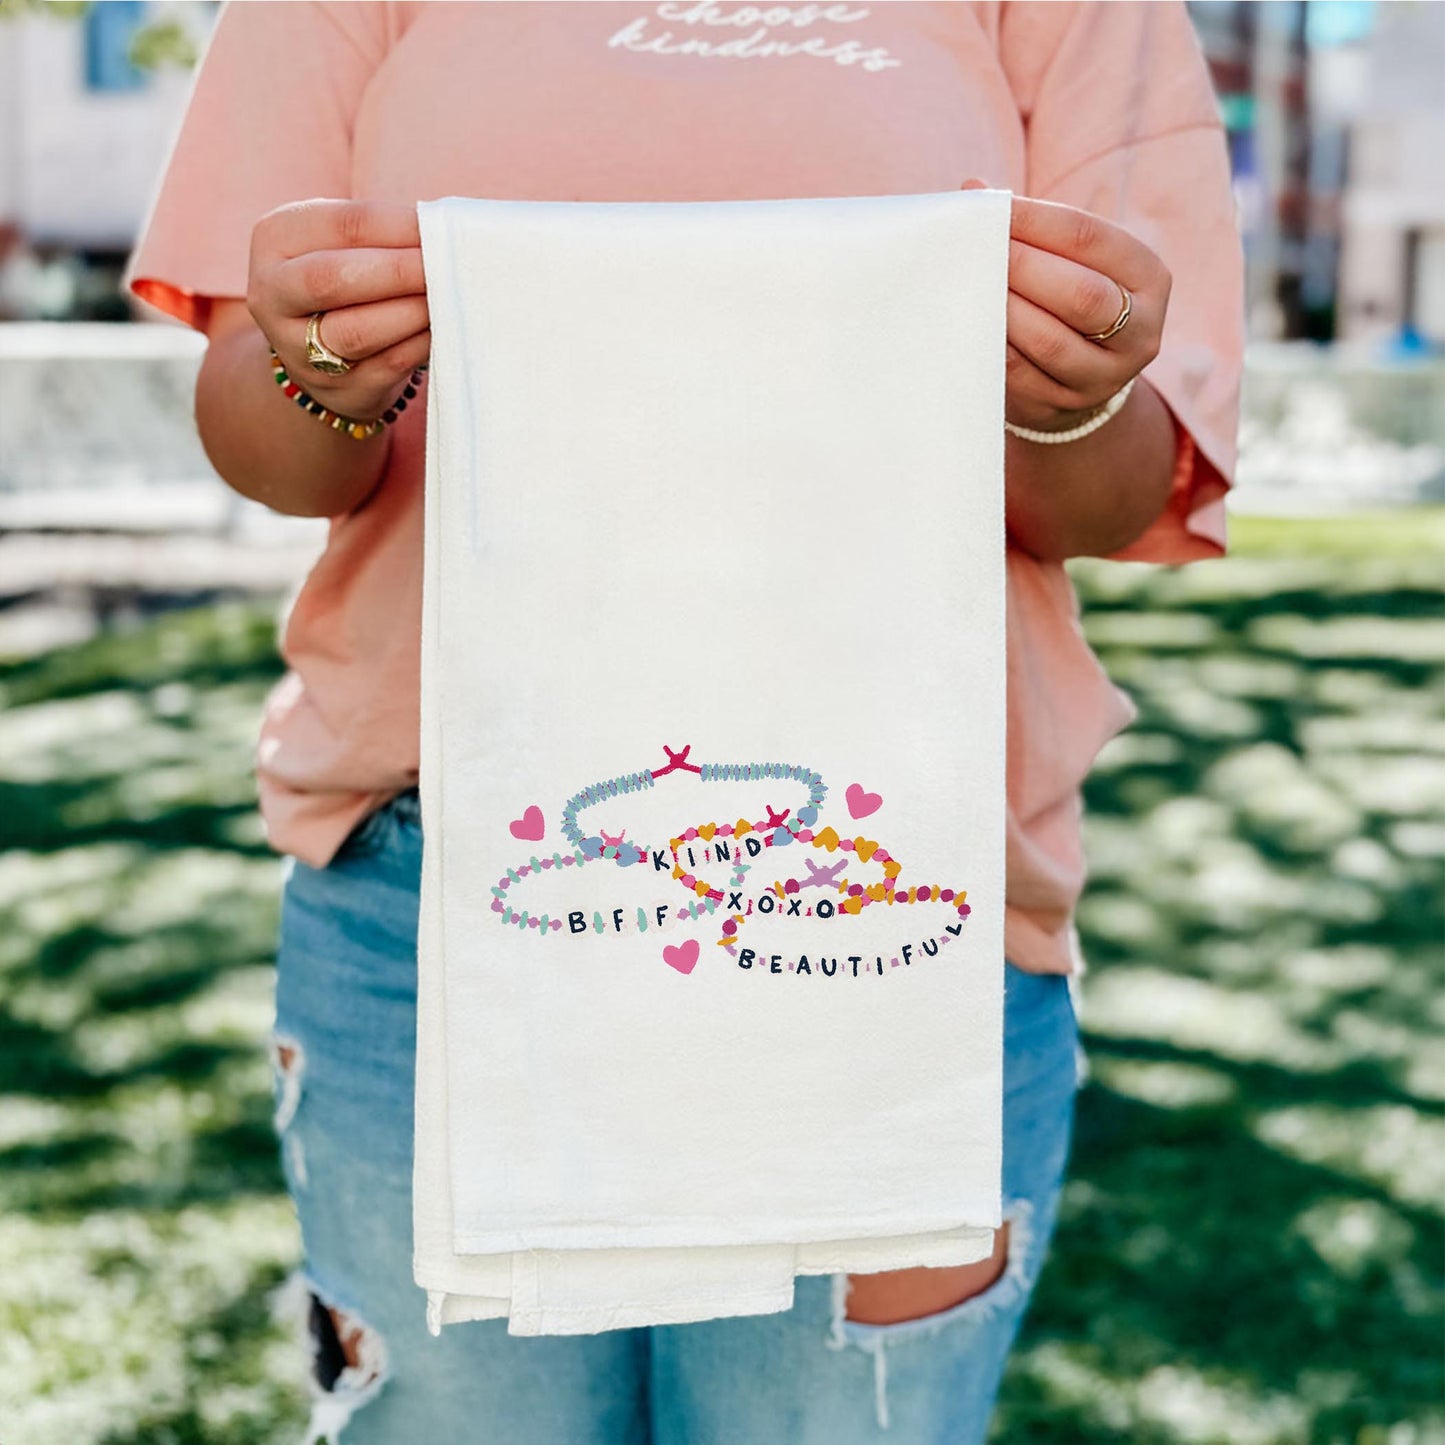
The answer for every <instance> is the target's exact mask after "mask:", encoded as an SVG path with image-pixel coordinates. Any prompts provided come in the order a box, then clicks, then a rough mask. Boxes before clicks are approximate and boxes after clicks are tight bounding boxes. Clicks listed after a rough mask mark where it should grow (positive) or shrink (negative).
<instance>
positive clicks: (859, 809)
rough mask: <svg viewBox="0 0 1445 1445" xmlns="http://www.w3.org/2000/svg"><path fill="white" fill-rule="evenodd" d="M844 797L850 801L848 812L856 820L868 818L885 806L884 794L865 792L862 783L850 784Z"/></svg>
mask: <svg viewBox="0 0 1445 1445" xmlns="http://www.w3.org/2000/svg"><path fill="white" fill-rule="evenodd" d="M843 796H844V797H845V798H846V799H847V800H848V811H849V812H850V813H851V814H852V815H853V816H854V817H855V818H866V817H867V816H868V815H869V814H870V813H876V812H877V811H878V810H879V808H881V807H882V806H883V794H882V793H870V792H867V791H865V789H864V787H863V784H862V783H849V784H848V791H847V792H846V793H844V794H843Z"/></svg>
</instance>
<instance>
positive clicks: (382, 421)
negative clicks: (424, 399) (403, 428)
mask: <svg viewBox="0 0 1445 1445" xmlns="http://www.w3.org/2000/svg"><path fill="white" fill-rule="evenodd" d="M271 374H272V375H273V376H274V377H275V378H276V385H277V386H279V387H280V388H281V389H282V390H283V391H284V392H285V393H286V395H287V396H289V397H290V398H291V399H292V400H293V401H294V402H295V403H296V405H297V406H299V407H300V408H301V409H302V411H309V412H310V413H311V415H312V416H314V417H319V418H320V419H321V420H322V421H324V422H325V423H326V424H327V425H328V426H329V427H331V429H332V430H333V431H339V432H344V433H345V434H346V435H347V436H349V437H355V438H356V439H357V441H365V440H366V439H367V437H374V436H375V435H376V434H377V433H378V432H380V431H382V430H384V429H385V428H386V427H388V426H389V425H390V424H391V423H392V422H394V421H395V420H396V419H397V417H399V416H400V415H401V414H402V412H404V411H405V410H406V404H407V402H409V401H410V400H411V399H412V398H413V397H414V396H415V395H416V391H417V387H419V386H420V385H421V379H422V377H423V376H425V375H426V366H425V365H422V366H418V367H417V368H416V369H415V370H414V371H413V372H412V374H411V379H410V380H409V381H408V382H407V384H406V386H405V387H404V388H403V389H402V393H401V395H400V396H399V397H397V399H396V400H395V401H394V402H392V404H391V405H390V406H389V407H387V409H386V410H385V411H384V412H382V414H381V415H380V416H379V417H377V418H376V420H375V421H358V420H357V419H356V418H355V417H351V416H342V415H341V413H340V412H335V411H332V410H331V408H330V407H329V406H324V405H323V404H322V403H321V402H319V401H317V400H316V398H315V397H314V396H311V395H310V394H309V393H308V392H305V391H302V389H301V388H300V386H298V385H297V383H296V382H294V381H292V380H291V378H290V377H289V376H288V375H287V374H286V368H285V366H284V365H283V364H282V361H281V358H280V357H279V356H277V355H276V348H275V347H274V346H273V347H271Z"/></svg>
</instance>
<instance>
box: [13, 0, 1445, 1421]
mask: <svg viewBox="0 0 1445 1445" xmlns="http://www.w3.org/2000/svg"><path fill="white" fill-rule="evenodd" d="M217 8H218V7H217V6H216V5H215V4H213V3H206V0H181V3H159V0H151V3H145V0H107V3H101V4H85V3H53V4H44V3H23V0H0V850H3V851H0V1440H3V1441H4V1442H5V1445H57V1442H65V1445H180V1442H187V1445H190V1442H194V1445H202V1442H204V1445H258V1442H272V1441H278V1442H279V1441H285V1440H288V1439H293V1438H297V1437H296V1434H295V1432H296V1431H297V1429H298V1428H299V1427H300V1426H301V1424H302V1421H303V1419H304V1416H305V1413H306V1411H305V1403H304V1400H305V1396H304V1391H305V1382H304V1379H303V1371H304V1359H303V1355H302V1352H301V1351H299V1350H296V1349H294V1348H293V1346H292V1344H291V1336H290V1335H289V1333H288V1330H289V1328H290V1327H289V1326H288V1324H287V1323H286V1314H287V1312H286V1309H285V1308H284V1301H285V1296H286V1291H285V1289H284V1287H283V1286H284V1282H285V1280H286V1279H287V1277H288V1273H289V1271H290V1270H291V1269H292V1268H293V1267H294V1265H295V1263H296V1261H297V1250H298V1240H297V1233H296V1228H295V1221H294V1217H293V1215H292V1211H291V1207H290V1205H289V1203H288V1201H287V1199H286V1196H285V1194H284V1191H283V1188H282V1183H281V1177H280V1172H279V1168H278V1163H277V1157H276V1146H275V1141H274V1137H273V1134H272V1130H271V1117H270V1116H271V1084H270V1068H269V1064H268V1061H267V1056H266V1037H267V1033H268V1030H269V1027H270V1023H271V973H270V967H271V954H272V946H273V941H274V930H275V923H276V901H277V894H278V888H279V866H280V865H279V861H278V860H277V859H276V858H275V857H274V856H273V855H272V854H270V853H269V852H268V850H267V849H266V847H265V845H264V842H263V840H262V837H261V833H260V828H259V825H258V822H257V819H256V815H255V811H254V801H253V799H254V794H253V787H252V781H251V773H250V759H251V748H252V741H253V736H254V732H255V727H256V723H257V718H258V709H259V707H260V703H261V699H262V696H263V693H264V692H265V690H266V688H267V687H268V686H269V685H270V683H271V682H272V681H273V679H274V678H275V677H276V676H277V674H278V671H279V664H278V659H277V656H276V652H275V626H276V618H277V615H278V611H279V608H280V606H281V605H282V603H283V601H284V597H285V595H286V593H287V590H288V589H289V588H290V587H291V586H293V585H294V583H295V582H296V581H297V580H298V579H299V578H300V576H301V575H302V574H303V573H304V571H305V569H306V567H307V566H308V564H309V562H310V560H311V558H312V557H313V556H314V555H315V552H316V550H317V548H318V546H319V544H320V541H321V534H320V532H319V531H318V527H320V526H324V524H318V523H315V522H307V521H298V520H294V519H287V518H281V517H278V516H274V515H272V514H270V513H268V512H266V511H265V510H264V509H262V508H259V507H257V506H254V505H253V504H251V503H248V502H244V501H242V500H241V499H240V498H238V497H236V496H235V495H234V494H232V493H230V492H229V491H228V490H227V489H226V488H225V487H224V486H222V484H221V483H220V482H219V480H218V479H217V478H216V477H215V476H214V474H213V473H212V472H211V470H210V468H209V465H208V463H207V461H206V458H205V456H204V453H203V452H202V450H201V447H200V444H199V442H198V440H197V438H196V435H195V430H194V425H193V422H192V418H191V400H192V388H193V384H194V378H195V372H196V368H197V365H198V363H199V359H200V354H201V351H202V349H203V347H204V341H203V339H202V338H201V337H200V336H199V335H197V334H195V333H193V332H191V331H189V330H188V329H186V328H185V327H182V326H180V325H177V324H174V323H171V322H169V321H168V320H162V319H161V318H160V317H159V315H158V313H149V314H143V313H145V312H146V311H147V308H145V307H143V306H142V305H141V303H138V302H134V301H132V300H131V299H129V298H128V297H126V296H123V295H122V294H120V292H119V290H118V279H119V276H120V272H121V268H122V266H123V264H124V262H125V259H126V256H127V253H128V250H129V248H130V246H131V245H132V244H133V242H134V240H135V238H136V235H137V233H138V231H139V227H140V225H141V222H142V220H143V218H144V215H145V213H146V209H147V206H148V203H149V200H150V198H151V194H152V191H153V187H154V186H155V184H156V182H157V180H158V177H159V173H160V170H161V167H162V164H163V162H164V160H165V158H166V154H167V151H168V148H169V144H170V140H171V138H172V136H173V134H174V131H175V128H176V126H177V125H178V123H179V119H180V114H181V111H182V109H183V107H184V104H185V101H186V97H187V94H188V91H189V86H190V80H191V75H192V67H193V66H194V63H195V61H196V58H197V56H198V55H199V54H200V53H201V52H202V51H203V49H204V46H205V43H206V37H207V35H208V33H209V30H210V27H211V26H212V25H213V23H214V20H215V16H216V12H217ZM1189 8H1190V11H1191V13H1192V15H1193V18H1194V20H1195V23H1196V25H1197V28H1198V31H1199V34H1200V37H1201V40H1202V42H1203V44H1204V47H1205V50H1206V52H1207V54H1208V56H1209V60H1210V65H1211V68H1212V71H1213V74H1214V77H1215V80H1216V84H1217V89H1218V94H1219V105H1220V111H1221V115H1222V117H1223V120H1224V123H1225V125H1226V127H1227V129H1228V134H1229V144H1230V152H1231V157H1232V161H1233V167H1234V174H1235V191H1236V198H1237V203H1238V213H1239V220H1240V225H1241V228H1242V231H1243V235H1244V238H1245V245H1246V250H1247V255H1248V263H1249V285H1248V298H1249V299H1248V311H1249V317H1248V319H1249V328H1250V335H1251V343H1250V354H1249V367H1248V376H1247V381H1246V389H1245V398H1244V415H1243V421H1242V429H1241V445H1242V454H1241V462H1240V466H1239V474H1238V484H1237V486H1236V488H1235V491H1234V493H1233V495H1232V496H1231V498H1230V504H1231V507H1232V512H1233V521H1232V526H1231V556H1230V557H1228V558H1227V559H1224V560H1220V561H1214V562H1206V563H1203V564H1195V565H1192V566H1190V567H1187V568H1183V569H1179V570H1170V569H1166V568H1158V567H1151V566H1147V565H1144V564H1129V563H1104V562H1093V561H1078V562H1075V563H1073V564H1071V570H1072V571H1073V574H1074V577H1075V580H1076V582H1077V584H1078V587H1079V589H1080V592H1081V595H1082V598H1083V602H1084V617H1085V626H1086V629H1087V631H1088V634H1089V637H1090V639H1091V641H1092V642H1093V644H1094V646H1095V647H1096V648H1097V649H1098V650H1099V652H1100V653H1101V655H1102V657H1103V658H1104V661H1105V663H1106V665H1107V667H1108V668H1109V670H1110V672H1111V674H1112V675H1113V676H1114V677H1115V678H1116V679H1117V680H1118V681H1119V682H1120V683H1121V684H1122V685H1123V686H1125V687H1126V688H1127V689H1128V690H1129V691H1130V692H1131V693H1132V694H1133V696H1134V697H1135V699H1136V701H1137V702H1138V703H1139V705H1140V708H1141V717H1140V719H1139V721H1138V723H1137V724H1136V725H1135V726H1134V727H1133V728H1132V729H1130V730H1129V731H1128V732H1127V733H1125V734H1124V735H1123V736H1121V737H1120V738H1118V739H1116V740H1115V741H1114V742H1113V743H1111V744H1110V746H1109V747H1108V749H1107V750H1106V752H1105V754H1104V756H1103V757H1102V759H1101V760H1100V764H1099V766H1098V768H1097V770H1096V772H1095V774H1094V776H1093V778H1092V780H1091V782H1090V785H1089V789H1088V793H1087V805H1088V841H1089V847H1090V851H1091V856H1092V860H1093V863H1092V882H1091V885H1090V889H1089V892H1088V894H1087V896H1086V900H1085V905H1084V908H1083V910H1082V913H1081V920H1080V921H1081V928H1082V931H1083V934H1084V946H1085V952H1086V955H1087V956H1088V958H1089V960H1090V971H1089V974H1088V976H1087V978H1086V980H1085V984H1084V991H1083V1006H1084V1022H1085V1029H1086V1043H1087V1048H1088V1053H1089V1058H1090V1070H1091V1076H1090V1081H1089V1084H1088V1086H1087V1089H1086V1091H1085V1093H1084V1094H1083V1096H1082V1098H1081V1102H1080V1112H1079V1125H1078V1135H1077V1144H1076V1152H1075V1164H1074V1169H1073V1175H1072V1181H1071V1183H1070V1185H1069V1187H1068V1191H1067V1194H1066V1196H1065V1203H1064V1212H1063V1218H1062V1223H1061V1227H1060V1231H1059V1235H1058V1241H1057V1245H1056V1249H1055V1255H1054V1259H1053V1263H1052V1265H1051V1267H1050V1269H1049V1270H1048V1271H1047V1272H1046V1274H1045V1277H1044V1281H1043V1284H1042V1286H1041V1289H1040V1293H1039V1295H1038V1297H1037V1301H1036V1304H1035V1307H1034V1309H1033V1312H1032V1314H1031V1316H1030V1318H1029V1320H1028V1322H1027V1324H1026V1326H1025V1331H1024V1336H1023V1339H1022V1341H1021V1344H1020V1348H1019V1349H1018V1351H1017V1353H1016V1355H1015V1358H1014V1361H1013V1364H1012V1367H1011V1370H1010V1374H1009V1377H1008V1381H1007V1384H1006V1387H1005V1391H1004V1396H1003V1401H1002V1406H1001V1410H1000V1418H999V1423H998V1438H999V1439H1001V1440H1009V1441H1041V1442H1054V1441H1057V1442H1070V1445H1079V1442H1103V1441H1121V1440H1123V1441H1134V1442H1141V1445H1176V1442H1227V1445H1303V1442H1308V1445H1316V1442H1331V1445H1333V1442H1353V1445H1425V1442H1445V1369H1442V1345H1445V1328H1442V1326H1445V1310H1442V1253H1445V1250H1442V1244H1445V1230H1442V1227H1441V1216H1440V1205H1441V1202H1442V1199H1445V1110H1442V1101H1445V1051H1442V1049H1441V1047H1440V1036H1441V1025H1442V1022H1445V993H1442V988H1441V984H1442V969H1441V963H1442V947H1441V945H1442V941H1445V920H1442V893H1445V890H1442V886H1441V885H1442V881H1445V879H1442V867H1441V862H1442V857H1445V812H1442V803H1445V690H1442V671H1445V667H1442V664H1445V628H1442V625H1441V623H1442V617H1441V583H1442V580H1445V567H1442V562H1445V505H1442V502H1445V100H1442V91H1445V5H1442V4H1438V3H1370V0H1309V3H1298V0H1274V3H1263V4H1255V3H1238V0H1209V3H1197V4H1191V5H1190V7H1189Z"/></svg>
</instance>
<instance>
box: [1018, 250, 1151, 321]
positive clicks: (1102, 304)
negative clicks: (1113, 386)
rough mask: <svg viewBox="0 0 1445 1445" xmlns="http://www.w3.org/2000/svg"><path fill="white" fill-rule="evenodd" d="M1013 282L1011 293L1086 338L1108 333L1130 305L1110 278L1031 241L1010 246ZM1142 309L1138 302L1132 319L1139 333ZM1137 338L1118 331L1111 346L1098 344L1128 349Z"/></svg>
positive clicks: (1131, 315) (1131, 316) (1132, 313)
mask: <svg viewBox="0 0 1445 1445" xmlns="http://www.w3.org/2000/svg"><path fill="white" fill-rule="evenodd" d="M1008 284H1009V289H1010V290H1012V291H1017V292H1018V293H1019V295H1020V296H1023V297H1025V298H1027V299H1028V300H1030V301H1032V302H1033V303H1034V304H1035V305H1036V306H1041V307H1043V309H1044V310H1045V311H1047V312H1049V313H1050V314H1051V315H1053V316H1056V317H1058V319H1059V320H1060V321H1062V322H1063V323H1064V325H1065V326H1068V327H1071V328H1072V329H1073V330H1075V331H1077V332H1079V333H1081V334H1082V335H1083V336H1085V337H1088V336H1091V335H1093V334H1094V333H1095V332H1099V331H1107V330H1108V329H1109V328H1110V327H1111V326H1112V325H1113V324H1114V323H1115V321H1117V320H1118V319H1119V311H1120V308H1121V306H1122V305H1123V302H1124V296H1123V293H1122V292H1121V291H1120V290H1119V287H1118V286H1117V285H1116V284H1115V283H1114V282H1113V281H1111V280H1110V279H1109V277H1107V276H1105V275H1102V274H1101V273H1099V272H1098V271H1095V270H1093V269H1091V268H1090V267H1088V266H1081V265H1080V264H1079V263H1078V262H1077V261H1071V260H1069V259H1068V257H1067V256H1056V255H1055V254H1054V253H1053V252H1052V251H1041V250H1040V249H1039V248H1038V247H1037V246H1030V245H1029V244H1028V243H1027V242H1025V241H1010V242H1009V256H1008ZM1140 309H1141V307H1140V305H1139V304H1138V303H1137V302H1136V303H1135V305H1134V309H1133V311H1132V312H1131V314H1130V317H1129V319H1130V321H1131V322H1134V323H1137V325H1136V327H1135V333H1134V334H1138V332H1139V331H1140V330H1142V328H1143V318H1142V317H1141V316H1139V315H1138V314H1136V313H1137V312H1138V311H1139V310H1140ZM1125 329H1126V330H1127V329H1128V328H1125ZM1133 339H1134V336H1133V335H1130V336H1128V337H1127V338H1126V337H1125V334H1124V332H1118V333H1116V334H1115V335H1114V336H1113V337H1111V338H1110V340H1109V342H1108V343H1098V344H1108V345H1115V344H1117V345H1118V346H1120V347H1122V346H1124V345H1126V344H1128V343H1129V342H1132V341H1133Z"/></svg>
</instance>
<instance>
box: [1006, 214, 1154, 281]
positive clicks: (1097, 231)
mask: <svg viewBox="0 0 1445 1445" xmlns="http://www.w3.org/2000/svg"><path fill="white" fill-rule="evenodd" d="M1009 234H1010V235H1011V236H1012V237H1013V239H1014V240H1016V241H1025V242H1027V243H1028V244H1029V245H1030V246H1037V247H1039V248H1040V249H1041V250H1044V251H1052V252H1053V254H1054V255H1056V256H1066V257H1068V258H1069V259H1070V260H1072V261H1077V262H1078V263H1079V264H1080V265H1082V266H1088V267H1089V268H1090V269H1091V270H1094V271H1098V272H1100V273H1102V274H1103V275H1105V276H1111V277H1113V278H1114V279H1115V280H1116V281H1118V282H1119V283H1120V284H1121V285H1124V286H1127V287H1128V288H1129V289H1130V290H1131V291H1142V290H1146V289H1148V288H1149V287H1151V286H1157V285H1159V284H1161V283H1162V270H1163V268H1162V263H1161V262H1160V260H1159V258H1158V257H1157V256H1156V255H1155V254H1154V253H1153V251H1151V250H1150V249H1149V247H1148V246H1146V245H1145V244H1144V243H1143V242H1142V241H1140V240H1138V239H1137V238H1136V237H1134V236H1131V235H1130V234H1129V232H1128V231H1126V230H1125V229H1124V228H1123V227H1122V226H1116V225H1115V224H1114V223H1113V222H1112V221H1106V220H1105V219H1104V218H1103V217H1102V216H1096V215H1094V214H1093V213H1092V212H1090V211H1082V210H1080V209H1079V208H1078V207H1077V206H1065V205H1062V204H1061V203H1060V202H1058V201H1036V200H1033V199H1031V198H1030V197H1028V196H1015V197H1014V199H1013V214H1012V217H1011V219H1010V222H1009Z"/></svg>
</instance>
